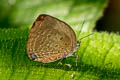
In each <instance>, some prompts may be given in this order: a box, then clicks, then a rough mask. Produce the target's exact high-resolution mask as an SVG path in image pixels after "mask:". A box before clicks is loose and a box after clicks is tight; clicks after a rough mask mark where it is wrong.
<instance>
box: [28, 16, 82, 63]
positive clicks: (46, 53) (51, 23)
mask: <svg viewBox="0 0 120 80" xmlns="http://www.w3.org/2000/svg"><path fill="white" fill-rule="evenodd" d="M79 46H80V42H79V41H77V40H76V35H75V32H74V31H73V29H72V28H71V27H70V26H69V25H68V24H66V23H65V22H63V21H61V20H59V19H57V18H55V17H52V16H49V15H46V14H41V15H40V16H39V17H38V18H37V19H36V21H35V22H34V23H33V25H32V28H31V30H30V33H29V37H28V41H27V54H28V57H29V58H30V59H31V60H34V61H38V62H43V63H50V62H54V61H57V60H59V59H63V58H67V57H69V56H72V55H73V53H74V52H75V51H77V47H79Z"/></svg>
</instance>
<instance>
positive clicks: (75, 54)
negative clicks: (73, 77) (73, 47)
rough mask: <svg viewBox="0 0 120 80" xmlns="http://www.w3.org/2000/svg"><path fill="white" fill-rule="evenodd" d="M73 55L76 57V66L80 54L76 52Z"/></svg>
mask: <svg viewBox="0 0 120 80" xmlns="http://www.w3.org/2000/svg"><path fill="white" fill-rule="evenodd" d="M73 56H74V57H75V58H76V67H77V66H78V55H77V53H74V54H73Z"/></svg>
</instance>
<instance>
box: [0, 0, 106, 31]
mask: <svg viewBox="0 0 120 80" xmlns="http://www.w3.org/2000/svg"><path fill="white" fill-rule="evenodd" d="M107 3H108V1H107V0H99V1H98V0H1V1H0V27H1V28H18V27H22V28H23V27H31V25H32V23H33V22H34V21H35V19H36V18H37V16H38V15H40V14H43V13H44V14H49V15H52V16H54V17H57V18H58V19H61V20H63V21H65V22H66V23H68V24H69V25H70V26H71V27H72V28H73V29H75V30H78V29H77V28H78V27H79V28H80V27H81V23H82V22H83V21H84V20H85V24H84V27H83V31H84V32H88V31H92V30H93V28H94V27H95V23H96V21H97V20H98V19H99V18H100V17H101V16H102V15H103V11H104V8H105V7H106V6H107Z"/></svg>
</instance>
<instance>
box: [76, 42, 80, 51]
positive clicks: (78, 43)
mask: <svg viewBox="0 0 120 80" xmlns="http://www.w3.org/2000/svg"><path fill="white" fill-rule="evenodd" d="M80 45H81V41H77V44H76V47H77V49H78V48H79V47H80Z"/></svg>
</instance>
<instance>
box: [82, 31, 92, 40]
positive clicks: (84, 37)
mask: <svg viewBox="0 0 120 80" xmlns="http://www.w3.org/2000/svg"><path fill="white" fill-rule="evenodd" d="M93 34H94V33H91V34H88V35H86V36H84V37H82V38H80V40H82V39H84V38H86V37H88V36H90V35H93Z"/></svg>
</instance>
